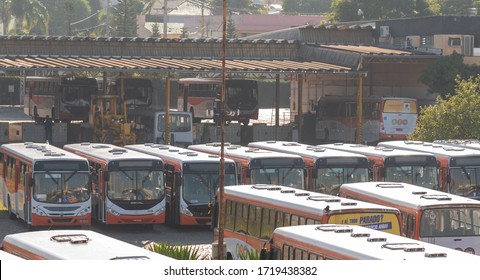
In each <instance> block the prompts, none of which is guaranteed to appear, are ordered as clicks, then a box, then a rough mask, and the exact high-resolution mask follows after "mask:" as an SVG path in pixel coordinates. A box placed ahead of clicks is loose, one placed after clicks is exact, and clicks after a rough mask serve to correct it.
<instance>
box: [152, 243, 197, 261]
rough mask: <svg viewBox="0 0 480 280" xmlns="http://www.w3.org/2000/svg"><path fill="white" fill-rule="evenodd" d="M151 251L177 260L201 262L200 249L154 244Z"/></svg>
mask: <svg viewBox="0 0 480 280" xmlns="http://www.w3.org/2000/svg"><path fill="white" fill-rule="evenodd" d="M149 250H150V251H152V252H155V253H159V254H162V255H165V256H167V257H171V258H174V259H176V260H201V258H200V254H199V248H198V247H189V246H185V245H183V246H177V245H169V244H167V243H160V244H156V243H155V244H152V245H151V246H150V247H149Z"/></svg>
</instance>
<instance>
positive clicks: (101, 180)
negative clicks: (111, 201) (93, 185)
mask: <svg viewBox="0 0 480 280" xmlns="http://www.w3.org/2000/svg"><path fill="white" fill-rule="evenodd" d="M109 179H110V178H109V176H108V172H104V171H103V169H100V170H99V171H98V182H97V197H98V200H97V217H98V220H99V221H101V222H103V223H106V213H105V211H106V207H105V204H106V200H107V194H106V193H105V191H106V189H107V186H108V184H109V181H110V180H109Z"/></svg>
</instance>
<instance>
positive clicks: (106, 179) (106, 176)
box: [104, 171, 110, 182]
mask: <svg viewBox="0 0 480 280" xmlns="http://www.w3.org/2000/svg"><path fill="white" fill-rule="evenodd" d="M104 178H105V182H108V181H110V172H108V171H107V172H105V175H104Z"/></svg>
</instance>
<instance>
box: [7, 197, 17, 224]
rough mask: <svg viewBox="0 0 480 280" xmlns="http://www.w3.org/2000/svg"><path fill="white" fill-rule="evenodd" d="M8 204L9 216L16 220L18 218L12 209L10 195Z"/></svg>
mask: <svg viewBox="0 0 480 280" xmlns="http://www.w3.org/2000/svg"><path fill="white" fill-rule="evenodd" d="M7 204H8V206H7V208H8V218H9V219H10V220H15V219H16V218H17V215H15V213H13V211H12V204H11V203H10V197H8V203H7Z"/></svg>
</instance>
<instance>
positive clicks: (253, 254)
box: [238, 248, 260, 260]
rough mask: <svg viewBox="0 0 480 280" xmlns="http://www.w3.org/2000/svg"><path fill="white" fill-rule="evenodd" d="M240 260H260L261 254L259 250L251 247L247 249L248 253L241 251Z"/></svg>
mask: <svg viewBox="0 0 480 280" xmlns="http://www.w3.org/2000/svg"><path fill="white" fill-rule="evenodd" d="M238 257H239V258H240V260H259V259H260V255H259V254H258V251H257V250H255V249H253V248H252V249H250V250H248V251H247V253H246V254H244V253H243V252H240V255H239V256H238Z"/></svg>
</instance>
